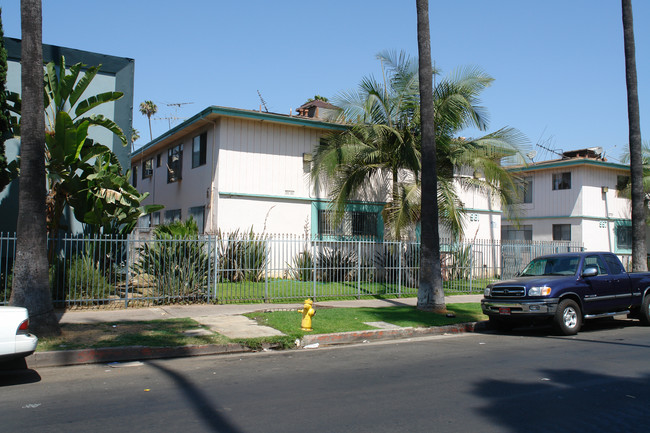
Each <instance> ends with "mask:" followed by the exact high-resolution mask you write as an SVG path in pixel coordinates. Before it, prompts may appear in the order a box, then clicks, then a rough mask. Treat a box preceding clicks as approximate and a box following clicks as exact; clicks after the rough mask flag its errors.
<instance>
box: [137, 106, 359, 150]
mask: <svg viewBox="0 0 650 433" xmlns="http://www.w3.org/2000/svg"><path fill="white" fill-rule="evenodd" d="M211 114H216V115H221V116H226V117H239V118H244V119H252V120H259V121H268V122H273V123H281V124H291V125H295V126H305V127H311V128H317V129H328V130H332V131H343V130H345V129H346V128H347V126H346V125H340V124H336V123H329V122H323V121H319V120H311V119H306V118H304V117H298V116H288V115H284V114H277V113H265V112H261V111H252V110H243V109H240V108H230V107H220V106H216V105H211V106H209V107H207V108H205V109H203V110H202V111H200V112H199V113H197V114H195V115H194V116H192V117H190V118H189V119H187V120H185V121H184V122H182V123H180V124H179V125H177V126H175V127H173V128H172V129H170V130H168V131H166V132H164V133H163V134H162V135H160V136H158V137H156V138H155V139H154V140H152V141H150V142H149V143H147V144H145V145H143V146H142V147H139V148H138V149H136V150H134V151H133V152H131V158H133V157H134V156H135V155H137V154H139V153H142V152H143V151H145V150H147V149H150V148H152V147H154V146H156V145H157V144H158V143H160V142H162V141H164V140H166V139H168V138H169V137H171V136H172V135H174V134H176V133H178V132H180V131H181V130H183V129H185V128H187V127H188V126H190V125H192V124H193V123H196V122H198V121H200V120H203V119H205V118H206V117H208V116H209V115H211Z"/></svg>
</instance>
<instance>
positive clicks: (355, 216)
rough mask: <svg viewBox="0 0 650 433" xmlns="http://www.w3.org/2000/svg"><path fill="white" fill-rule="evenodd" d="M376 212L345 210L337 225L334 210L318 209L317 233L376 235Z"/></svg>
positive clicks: (358, 235)
mask: <svg viewBox="0 0 650 433" xmlns="http://www.w3.org/2000/svg"><path fill="white" fill-rule="evenodd" d="M377 224H378V214H377V213H376V212H361V211H349V212H345V214H344V215H343V218H342V220H341V221H340V223H339V224H338V225H337V224H336V218H335V215H334V212H333V211H331V210H327V209H321V210H319V211H318V234H319V235H320V236H343V237H347V236H354V237H374V238H376V237H378V236H379V233H378V230H377Z"/></svg>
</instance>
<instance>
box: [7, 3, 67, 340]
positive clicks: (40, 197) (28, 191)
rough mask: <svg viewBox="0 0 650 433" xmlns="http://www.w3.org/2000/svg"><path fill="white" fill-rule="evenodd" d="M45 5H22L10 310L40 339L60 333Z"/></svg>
mask: <svg viewBox="0 0 650 433" xmlns="http://www.w3.org/2000/svg"><path fill="white" fill-rule="evenodd" d="M41 10H42V8H41V0H22V1H21V5H20V15H21V26H22V44H21V47H22V48H21V50H22V52H21V57H22V58H21V80H22V84H21V93H22V115H21V122H22V127H21V131H22V137H21V145H20V155H21V162H20V177H19V192H18V222H17V229H16V236H17V240H16V261H15V263H14V277H13V285H12V291H11V299H10V302H9V303H10V304H11V305H17V306H23V307H26V308H27V310H28V311H29V319H30V328H31V330H32V331H33V332H34V333H35V334H36V335H38V336H48V335H58V334H60V333H61V331H60V329H59V324H58V322H57V319H56V316H55V315H54V309H53V307H52V296H51V294H50V286H49V278H48V262H47V229H46V223H45V118H44V116H45V115H44V112H43V47H42V11H41Z"/></svg>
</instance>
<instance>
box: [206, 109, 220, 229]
mask: <svg viewBox="0 0 650 433" xmlns="http://www.w3.org/2000/svg"><path fill="white" fill-rule="evenodd" d="M216 143H217V121H216V120H213V121H212V152H211V157H210V159H211V162H210V169H211V171H212V174H211V176H210V194H209V196H210V198H209V200H210V201H209V202H208V204H209V206H210V230H211V231H212V232H213V233H216V232H215V230H214V214H215V212H216V211H217V208H218V206H215V203H214V201H213V200H214V190H215V183H216V184H217V185H216V188H218V186H219V181H218V179H215V177H214V176H215V173H216V171H217V167H216V166H215V164H214V154H215V153H216V152H217V146H216ZM217 199H218V198H217Z"/></svg>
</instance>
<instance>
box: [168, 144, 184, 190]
mask: <svg viewBox="0 0 650 433" xmlns="http://www.w3.org/2000/svg"><path fill="white" fill-rule="evenodd" d="M182 167H183V145H182V144H179V145H178V146H174V147H172V148H170V149H169V150H168V151H167V183H172V182H177V181H179V180H181V179H182V178H183V173H182V171H181V169H182Z"/></svg>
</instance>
